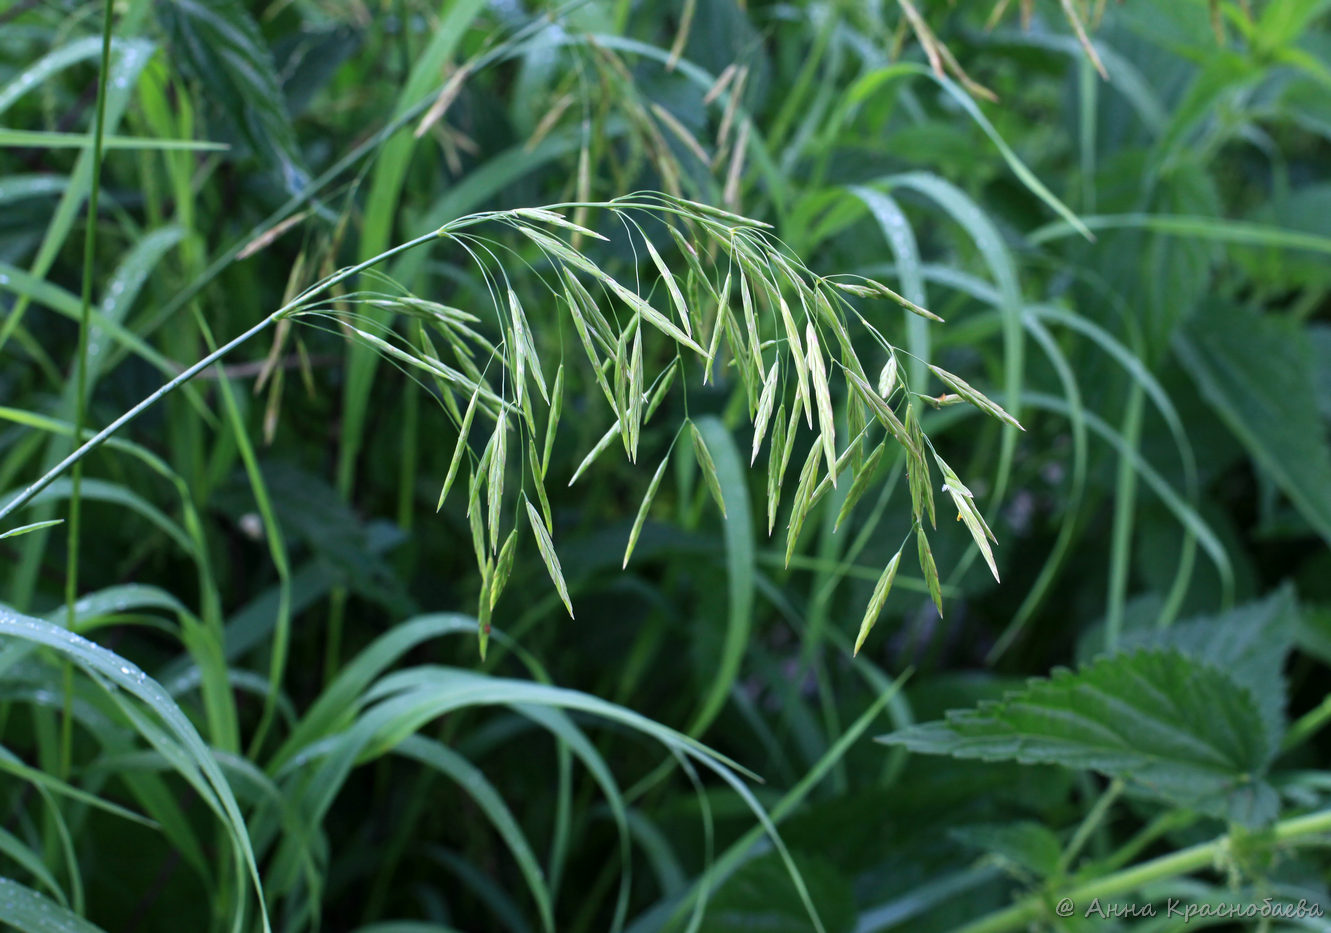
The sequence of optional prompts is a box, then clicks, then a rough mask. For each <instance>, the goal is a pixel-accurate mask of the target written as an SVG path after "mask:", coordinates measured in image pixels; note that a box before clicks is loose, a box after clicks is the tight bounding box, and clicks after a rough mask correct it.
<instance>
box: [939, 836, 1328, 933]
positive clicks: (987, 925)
mask: <svg viewBox="0 0 1331 933" xmlns="http://www.w3.org/2000/svg"><path fill="white" fill-rule="evenodd" d="M1326 832H1331V810H1319V811H1317V812H1316V813H1309V814H1307V815H1305V816H1297V817H1293V818H1292V819H1288V820H1282V821H1281V822H1279V823H1276V824H1275V826H1273V827H1272V828H1271V831H1270V839H1271V842H1272V843H1273V844H1278V843H1282V842H1292V841H1295V840H1300V839H1303V838H1304V837H1307V836H1313V835H1316V834H1319V833H1326ZM1233 842H1234V839H1233V834H1231V833H1226V834H1225V835H1223V836H1218V837H1216V838H1215V839H1213V840H1211V841H1210V842H1203V843H1199V844H1198V845H1195V846H1189V847H1188V848H1186V849H1180V850H1179V851H1177V852H1172V853H1170V854H1169V855H1162V856H1161V857H1159V858H1156V859H1152V860H1151V861H1149V862H1143V863H1142V864H1140V865H1134V866H1133V867H1132V868H1125V869H1124V870H1122V871H1119V872H1114V873H1113V874H1111V875H1105V876H1104V877H1103V878H1096V879H1094V880H1092V881H1087V882H1085V883H1083V884H1079V885H1077V886H1075V887H1072V888H1063V889H1059V890H1052V891H1041V892H1038V893H1036V894H1031V895H1028V896H1027V897H1025V898H1022V900H1021V901H1019V902H1018V903H1016V904H1014V905H1013V906H1011V907H1007V908H1005V909H1003V910H999V911H995V912H994V913H991V914H989V915H988V916H986V917H982V918H981V919H979V920H977V921H975V922H974V923H971V924H968V925H967V926H964V927H962V928H961V929H960V931H959V933H1006V931H1008V930H1024V929H1026V927H1027V926H1029V925H1030V924H1031V923H1033V922H1034V921H1036V920H1039V919H1040V918H1041V917H1043V916H1045V915H1046V912H1048V913H1052V912H1053V908H1052V905H1054V904H1057V903H1059V902H1060V901H1063V900H1065V899H1066V900H1069V901H1071V902H1072V904H1073V911H1074V913H1075V912H1076V910H1078V909H1084V908H1083V906H1082V905H1084V904H1086V903H1089V902H1090V901H1092V900H1094V899H1095V898H1098V897H1113V896H1115V895H1119V894H1127V893H1129V892H1131V891H1135V890H1137V889H1139V888H1141V887H1142V886H1143V885H1147V884H1150V883H1151V882H1153V881H1163V880H1164V879H1166V878H1176V877H1178V876H1180V875H1186V874H1189V873H1191V872H1194V871H1197V870H1198V869H1201V868H1205V867H1207V866H1208V865H1211V864H1213V863H1214V862H1215V860H1216V859H1217V857H1220V856H1223V855H1224V853H1225V851H1226V850H1227V849H1228V848H1229V847H1230V845H1231V844H1232V843H1233Z"/></svg>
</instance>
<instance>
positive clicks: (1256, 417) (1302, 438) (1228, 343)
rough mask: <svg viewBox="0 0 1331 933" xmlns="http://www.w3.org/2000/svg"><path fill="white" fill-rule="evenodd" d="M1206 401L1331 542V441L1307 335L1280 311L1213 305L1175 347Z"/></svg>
mask: <svg viewBox="0 0 1331 933" xmlns="http://www.w3.org/2000/svg"><path fill="white" fill-rule="evenodd" d="M1174 350H1175V353H1176V354H1177V355H1178V357H1179V359H1180V360H1181V361H1182V363H1183V365H1184V368H1185V369H1187V370H1188V372H1189V373H1190V374H1191V375H1192V378H1193V379H1194V380H1195V381H1196V383H1197V386H1198V388H1199V389H1200V390H1201V394H1202V397H1203V398H1204V399H1206V401H1207V403H1208V404H1210V406H1211V407H1212V408H1213V409H1214V410H1215V412H1216V414H1218V415H1219V416H1220V418H1221V420H1222V421H1224V422H1225V424H1226V425H1228V427H1229V429H1230V430H1231V431H1233V432H1234V435H1235V436H1236V437H1237V438H1238V439H1239V440H1240V441H1241V442H1242V443H1243V446H1244V447H1245V448H1247V451H1248V453H1249V455H1250V456H1251V457H1252V458H1253V460H1254V461H1256V462H1257V464H1258V465H1259V466H1261V468H1262V469H1263V470H1264V471H1265V472H1266V473H1268V474H1269V475H1270V476H1271V478H1272V479H1274V480H1275V482H1276V485H1278V486H1279V487H1280V489H1281V491H1283V492H1284V493H1285V495H1287V496H1289V499H1290V501H1291V502H1293V503H1294V507H1295V508H1297V509H1298V510H1299V513H1300V514H1301V515H1302V516H1303V517H1304V518H1305V519H1307V521H1308V523H1309V524H1310V525H1312V527H1313V528H1314V529H1315V530H1316V531H1317V533H1318V534H1319V535H1321V537H1322V540H1323V541H1326V542H1328V543H1331V444H1328V442H1327V438H1326V431H1325V426H1324V424H1323V422H1322V421H1321V419H1320V418H1319V416H1318V411H1317V402H1316V399H1317V380H1316V373H1317V370H1318V367H1319V363H1320V366H1321V368H1325V367H1326V366H1327V362H1326V360H1320V361H1319V360H1315V359H1314V357H1313V356H1312V354H1311V352H1310V344H1309V341H1308V340H1307V338H1306V337H1305V336H1304V332H1303V331H1302V330H1301V328H1300V327H1299V326H1298V325H1296V324H1295V323H1294V322H1292V321H1289V320H1287V319H1283V318H1279V317H1277V316H1275V315H1273V314H1262V313H1260V312H1254V311H1248V310H1244V309H1242V308H1238V307H1234V306H1230V305H1225V304H1221V305H1214V306H1210V307H1207V308H1204V309H1202V310H1201V311H1200V312H1199V313H1197V314H1195V315H1194V316H1193V317H1192V318H1191V320H1190V321H1189V323H1188V325H1187V326H1186V327H1185V329H1184V331H1183V333H1182V334H1181V335H1180V336H1179V338H1178V339H1177V340H1175V342H1174Z"/></svg>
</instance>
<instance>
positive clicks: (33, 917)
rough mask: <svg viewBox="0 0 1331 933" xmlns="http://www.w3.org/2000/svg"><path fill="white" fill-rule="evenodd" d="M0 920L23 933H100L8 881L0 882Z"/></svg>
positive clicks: (74, 914)
mask: <svg viewBox="0 0 1331 933" xmlns="http://www.w3.org/2000/svg"><path fill="white" fill-rule="evenodd" d="M0 918H3V920H4V921H5V923H7V924H13V925H14V927H15V928H16V929H19V930H23V931H24V933H102V928H101V927H99V926H94V925H93V924H91V923H89V922H88V921H87V920H84V919H83V918H82V917H80V916H79V915H78V914H76V913H74V912H73V911H71V910H69V909H68V908H66V907H62V906H60V905H59V904H57V903H56V902H55V901H52V900H51V899H49V898H47V897H45V896H44V895H41V894H38V893H37V892H36V891H34V890H32V888H29V887H27V886H26V885H22V884H19V883H18V882H17V881H13V880H11V879H9V878H0Z"/></svg>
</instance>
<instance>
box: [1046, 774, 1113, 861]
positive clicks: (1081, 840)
mask: <svg viewBox="0 0 1331 933" xmlns="http://www.w3.org/2000/svg"><path fill="white" fill-rule="evenodd" d="M1124 786H1125V785H1124V782H1123V779H1122V778H1116V779H1115V780H1114V782H1113V783H1112V784H1110V785H1109V786H1108V787H1107V788H1105V791H1104V793H1103V794H1101V795H1100V798H1099V799H1098V800H1097V801H1096V802H1095V806H1093V807H1091V812H1089V813H1087V814H1086V819H1084V820H1082V822H1081V825H1080V826H1078V827H1077V831H1076V832H1075V833H1074V834H1073V836H1072V841H1070V842H1069V843H1068V847H1067V848H1066V849H1064V850H1063V855H1062V856H1061V857H1060V858H1059V860H1058V868H1057V869H1056V871H1055V874H1056V875H1059V876H1061V875H1064V874H1066V873H1067V870H1068V869H1069V868H1071V867H1072V863H1073V862H1074V861H1076V858H1077V856H1078V855H1079V854H1081V850H1082V848H1083V847H1084V846H1085V845H1086V842H1087V841H1088V840H1089V839H1090V838H1091V833H1093V832H1095V831H1096V829H1098V828H1099V827H1100V825H1101V824H1102V823H1103V822H1104V819H1105V816H1106V815H1107V814H1108V813H1109V808H1110V807H1112V806H1113V805H1114V803H1115V801H1117V800H1118V798H1119V796H1120V795H1121V794H1122V793H1123V788H1124Z"/></svg>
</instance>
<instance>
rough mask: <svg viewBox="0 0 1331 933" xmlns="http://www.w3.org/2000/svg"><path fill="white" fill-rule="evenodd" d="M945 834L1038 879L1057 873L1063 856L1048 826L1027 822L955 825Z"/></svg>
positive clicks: (1059, 844)
mask: <svg viewBox="0 0 1331 933" xmlns="http://www.w3.org/2000/svg"><path fill="white" fill-rule="evenodd" d="M948 835H950V836H951V837H952V838H953V839H956V840H957V841H958V842H961V843H963V844H965V845H967V846H970V847H972V848H975V849H978V850H979V851H981V852H986V853H989V854H990V855H996V856H998V857H999V858H1001V859H1004V860H1006V861H1008V862H1011V863H1012V864H1014V865H1016V866H1019V867H1020V868H1024V869H1026V870H1028V871H1031V872H1034V873H1035V874H1036V876H1037V877H1040V878H1047V877H1049V876H1050V875H1053V874H1054V873H1055V872H1056V871H1057V870H1058V865H1059V860H1060V859H1061V858H1062V854H1063V846H1062V844H1061V843H1060V842H1059V839H1058V836H1056V835H1054V833H1053V832H1052V831H1051V830H1050V829H1049V827H1047V826H1044V825H1042V824H1040V823H1035V822H1031V821H1029V820H1023V821H1021V822H1016V823H1001V824H989V825H978V826H959V827H957V828H955V829H953V830H951V831H950V832H949V833H948Z"/></svg>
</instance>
